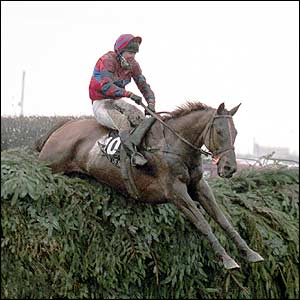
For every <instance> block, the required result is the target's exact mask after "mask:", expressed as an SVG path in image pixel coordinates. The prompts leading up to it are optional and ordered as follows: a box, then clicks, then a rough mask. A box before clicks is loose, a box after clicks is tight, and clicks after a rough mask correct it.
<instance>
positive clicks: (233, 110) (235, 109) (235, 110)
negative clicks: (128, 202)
mask: <svg viewBox="0 0 300 300" xmlns="http://www.w3.org/2000/svg"><path fill="white" fill-rule="evenodd" d="M241 104H242V103H240V104H239V105H237V106H236V107H234V108H233V109H231V110H230V111H229V114H230V115H231V116H233V115H234V114H235V113H236V112H237V110H238V109H239V107H240V105H241Z"/></svg>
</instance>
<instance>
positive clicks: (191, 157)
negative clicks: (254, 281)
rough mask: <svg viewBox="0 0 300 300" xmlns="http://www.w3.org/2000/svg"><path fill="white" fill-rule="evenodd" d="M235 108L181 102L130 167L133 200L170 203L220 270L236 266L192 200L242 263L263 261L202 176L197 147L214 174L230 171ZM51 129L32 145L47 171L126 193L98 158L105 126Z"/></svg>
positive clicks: (88, 122) (115, 171)
mask: <svg viewBox="0 0 300 300" xmlns="http://www.w3.org/2000/svg"><path fill="white" fill-rule="evenodd" d="M238 108H239V105H238V106H236V107H235V108H233V109H231V110H230V111H228V110H227V109H225V106H224V103H222V104H220V106H219V107H218V109H214V108H211V107H209V106H206V105H204V104H202V103H199V102H193V103H192V102H189V103H186V104H185V105H184V106H182V107H179V108H178V109H176V110H175V111H173V112H171V113H170V116H164V117H162V119H161V118H160V120H163V122H164V123H165V124H166V125H167V127H166V126H164V124H162V123H163V122H158V121H155V122H154V124H153V125H152V127H151V128H150V130H149V131H148V132H147V134H146V135H145V137H144V139H143V142H142V147H141V148H140V151H141V152H142V153H143V154H144V155H145V157H146V158H147V160H148V163H147V164H146V165H144V166H142V167H135V168H132V177H133V179H134V182H135V184H136V188H137V190H138V191H139V195H140V198H139V200H140V201H142V202H146V203H152V204H159V203H173V204H175V205H176V207H177V208H178V209H179V210H180V211H181V212H182V213H183V214H184V215H185V216H186V217H187V218H188V219H189V220H190V221H191V222H192V223H193V224H194V225H195V227H196V228H197V229H198V230H199V231H200V232H201V233H202V234H204V235H205V236H206V238H207V239H208V240H209V242H210V243H211V245H212V248H213V250H214V251H215V254H216V256H217V257H218V258H220V259H221V260H222V262H223V264H224V267H225V268H226V269H233V268H239V265H238V264H237V263H236V262H235V261H234V260H233V259H232V258H231V257H230V256H229V255H228V254H227V253H226V251H225V249H224V248H223V247H222V245H221V244H220V243H219V241H218V240H217V238H216V237H215V235H214V233H213V232H212V229H211V227H210V225H209V224H208V222H207V221H206V220H205V218H204V216H203V214H202V213H201V211H200V210H199V209H198V208H197V206H196V204H195V202H194V201H198V202H200V204H201V206H202V207H203V208H204V209H205V210H206V212H207V213H208V214H209V215H210V216H211V217H212V218H213V219H214V220H215V221H216V222H217V223H218V224H219V225H220V226H221V227H222V228H223V230H224V231H225V232H226V233H227V234H228V235H229V237H230V238H231V239H232V240H233V241H234V242H235V243H236V245H237V247H238V248H239V249H240V251H241V254H243V255H245V256H246V257H247V259H248V261H250V262H258V261H262V260H263V258H262V257H261V256H260V255H259V254H258V253H257V252H255V251H253V250H252V249H250V248H249V246H248V245H247V243H246V242H245V241H244V240H243V239H242V238H241V237H240V235H239V233H238V232H237V231H236V230H235V229H234V228H233V226H232V225H231V224H230V223H229V221H228V220H227V218H226V217H225V215H224V214H223V212H222V211H221V210H220V208H219V206H218V204H217V202H216V200H215V197H214V195H213V193H212V191H211V189H210V187H209V186H208V184H207V182H206V181H205V179H204V178H203V170H202V159H201V154H202V153H204V152H203V151H202V152H201V149H200V148H201V147H202V145H205V146H206V147H207V149H209V151H211V153H212V156H213V159H214V160H215V162H216V164H217V168H218V174H219V176H222V177H227V178H229V177H231V176H232V175H233V173H234V172H235V171H236V157H235V152H234V141H235V138H236V135H237V131H236V129H235V126H234V123H233V119H232V116H233V115H234V114H235V113H236V111H237V110H238ZM57 127H58V128H57ZM57 127H55V128H54V129H52V130H51V131H50V132H49V133H48V134H47V135H46V136H45V138H44V140H43V142H42V143H41V144H40V146H39V147H37V150H38V151H40V154H39V159H40V160H43V161H48V162H49V163H50V166H51V168H52V170H53V172H63V173H69V172H74V171H75V172H82V173H85V174H88V175H91V176H93V177H94V178H96V179H97V180H98V181H99V182H103V183H106V184H108V185H110V186H112V187H114V188H116V189H118V190H119V191H120V192H123V193H127V191H126V184H125V183H124V180H123V177H122V174H121V170H120V168H118V167H117V166H116V165H114V164H112V163H111V161H109V160H108V159H107V157H106V156H105V155H103V154H102V152H101V151H100V148H99V145H98V142H97V141H98V140H99V139H101V138H103V137H104V136H106V135H107V134H108V131H109V130H108V128H105V127H103V126H101V125H99V124H98V123H97V122H96V121H95V120H94V119H79V120H71V121H69V122H67V123H65V124H63V125H61V126H57ZM170 128H171V129H172V130H170ZM174 132H175V133H176V134H174ZM180 137H182V138H180Z"/></svg>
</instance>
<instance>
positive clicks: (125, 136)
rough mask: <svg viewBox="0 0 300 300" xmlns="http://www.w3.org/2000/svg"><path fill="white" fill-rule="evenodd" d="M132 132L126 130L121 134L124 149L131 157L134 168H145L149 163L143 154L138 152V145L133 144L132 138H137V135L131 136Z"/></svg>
mask: <svg viewBox="0 0 300 300" xmlns="http://www.w3.org/2000/svg"><path fill="white" fill-rule="evenodd" d="M130 132H131V130H124V131H122V132H120V133H119V136H120V139H121V142H122V144H123V147H124V149H125V151H126V153H127V154H128V155H129V156H130V157H131V160H130V161H131V165H132V166H143V165H144V164H146V163H147V162H148V161H147V159H146V158H145V157H144V156H143V154H142V153H140V152H138V151H137V147H136V145H135V144H134V143H133V142H132V138H134V137H136V134H135V135H134V136H132V135H130Z"/></svg>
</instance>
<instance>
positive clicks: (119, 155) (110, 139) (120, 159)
mask: <svg viewBox="0 0 300 300" xmlns="http://www.w3.org/2000/svg"><path fill="white" fill-rule="evenodd" d="M155 121H156V119H155V118H153V117H149V118H145V119H144V120H143V121H142V122H141V123H140V124H139V125H138V126H137V127H135V128H134V129H133V131H132V132H131V142H132V143H133V144H134V146H135V148H136V149H138V148H139V147H140V145H141V143H142V140H143V138H144V136H145V134H146V133H147V132H148V130H149V129H150V128H151V126H152V125H153V123H154V122H155ZM97 143H98V145H99V147H100V150H101V152H102V154H103V155H104V156H105V157H106V158H107V159H108V160H109V161H110V162H111V163H112V164H113V165H115V166H116V167H118V168H120V169H121V174H122V177H123V180H124V182H125V185H126V188H127V190H128V192H129V194H130V195H131V196H132V197H133V198H134V199H138V198H139V192H138V190H137V188H136V185H135V183H134V180H133V177H132V169H131V168H132V166H133V164H132V160H131V157H130V156H129V155H128V153H127V151H126V150H125V149H124V147H123V145H122V142H121V138H120V136H119V133H118V131H117V130H114V129H110V131H109V132H108V134H107V135H106V136H105V137H103V138H101V139H100V140H98V141H97Z"/></svg>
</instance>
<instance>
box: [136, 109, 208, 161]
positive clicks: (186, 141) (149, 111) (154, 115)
mask: <svg viewBox="0 0 300 300" xmlns="http://www.w3.org/2000/svg"><path fill="white" fill-rule="evenodd" d="M140 105H141V106H142V107H143V108H144V109H145V110H146V111H147V112H148V113H149V114H150V115H151V116H152V117H154V118H155V119H156V120H158V121H159V122H160V123H161V124H163V125H164V126H165V127H167V128H168V129H169V130H170V131H171V132H172V133H173V134H174V135H176V136H177V137H178V138H179V139H180V140H182V141H183V142H184V143H186V144H187V145H189V146H190V147H192V148H193V149H194V150H196V151H199V152H200V153H201V154H204V155H206V156H212V153H210V152H207V151H204V150H202V149H201V148H198V147H196V146H195V145H193V144H192V143H190V142H189V141H188V140H186V139H185V138H184V137H182V136H181V135H179V134H178V133H177V132H176V131H175V130H174V129H173V128H171V127H170V126H169V125H168V124H167V123H165V122H164V121H163V120H162V119H161V118H160V117H159V116H158V115H157V114H156V113H154V112H153V111H152V110H151V109H149V108H148V107H147V106H146V105H144V104H143V103H141V104H140Z"/></svg>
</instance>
